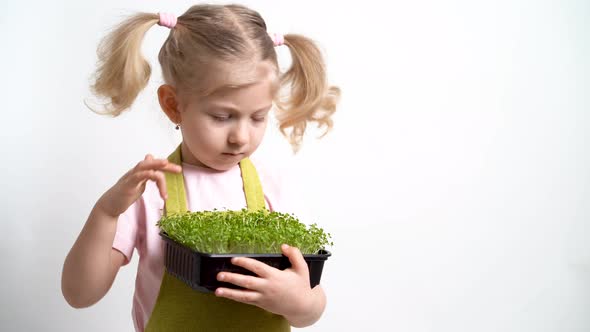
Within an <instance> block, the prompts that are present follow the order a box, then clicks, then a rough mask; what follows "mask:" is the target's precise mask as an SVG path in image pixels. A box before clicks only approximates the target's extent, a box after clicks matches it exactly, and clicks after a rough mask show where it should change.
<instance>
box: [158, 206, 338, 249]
mask: <svg viewBox="0 0 590 332" xmlns="http://www.w3.org/2000/svg"><path fill="white" fill-rule="evenodd" d="M157 225H158V226H159V227H160V229H161V230H162V231H164V232H166V234H167V235H168V236H169V237H170V238H172V239H173V240H174V241H176V242H178V243H180V244H182V245H184V246H187V247H189V248H191V249H193V250H196V251H199V252H203V253H216V254H261V253H265V254H266V253H268V254H272V253H281V244H283V243H286V244H289V245H290V246H295V247H298V248H299V249H300V250H301V252H302V253H303V254H316V253H317V252H318V250H320V249H325V247H326V246H327V245H330V246H332V245H333V242H331V241H330V239H331V235H330V233H325V232H324V230H323V229H322V228H320V227H318V226H317V224H315V223H314V224H311V225H310V226H309V227H307V226H306V225H305V224H303V223H301V222H300V221H299V219H298V218H297V217H295V215H293V214H287V213H281V212H276V211H273V212H269V211H267V210H259V211H249V210H246V209H243V210H239V211H227V210H224V211H219V210H213V211H199V212H185V213H181V214H172V215H169V216H165V217H163V218H162V219H160V221H158V223H157Z"/></svg>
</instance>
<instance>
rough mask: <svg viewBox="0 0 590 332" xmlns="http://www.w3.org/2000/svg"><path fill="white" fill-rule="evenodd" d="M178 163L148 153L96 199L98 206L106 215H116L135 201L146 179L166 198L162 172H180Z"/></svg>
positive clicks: (164, 180) (141, 191) (143, 188)
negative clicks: (152, 182)
mask: <svg viewBox="0 0 590 332" xmlns="http://www.w3.org/2000/svg"><path fill="white" fill-rule="evenodd" d="M181 171H182V168H181V167H180V165H177V164H173V163H171V162H169V161H168V160H167V159H154V157H152V155H150V154H148V155H146V156H145V159H144V160H142V161H140V162H139V163H138V164H137V165H136V166H135V167H134V168H132V169H131V170H129V171H128V172H127V173H125V175H123V177H121V178H120V179H119V181H117V183H116V184H115V185H114V186H112V187H111V188H110V189H109V190H108V191H107V192H105V193H104V195H102V197H101V198H100V199H99V200H98V202H97V205H98V207H99V208H100V209H101V210H102V211H103V212H104V213H106V214H107V215H110V216H113V217H118V216H119V215H121V214H122V213H123V212H125V211H126V210H127V209H128V208H129V206H131V204H133V202H135V201H136V200H137V199H138V198H139V197H140V196H141V194H143V192H144V190H145V184H146V182H147V181H148V180H152V181H155V182H156V184H157V186H158V189H159V190H160V196H162V198H163V199H164V200H165V199H166V198H167V192H166V179H165V176H164V172H172V173H180V172H181Z"/></svg>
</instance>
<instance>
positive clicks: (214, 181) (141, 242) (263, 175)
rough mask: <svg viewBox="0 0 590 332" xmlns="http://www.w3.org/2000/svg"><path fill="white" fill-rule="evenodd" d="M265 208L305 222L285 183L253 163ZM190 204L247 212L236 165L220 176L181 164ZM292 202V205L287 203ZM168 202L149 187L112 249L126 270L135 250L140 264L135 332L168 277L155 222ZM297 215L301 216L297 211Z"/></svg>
mask: <svg viewBox="0 0 590 332" xmlns="http://www.w3.org/2000/svg"><path fill="white" fill-rule="evenodd" d="M253 162H254V164H255V166H256V169H257V171H258V175H259V177H260V182H261V183H262V189H263V191H264V196H265V199H266V205H267V207H268V208H269V209H271V210H272V211H280V212H287V213H294V214H295V215H296V216H298V217H299V218H300V219H301V220H302V222H303V220H304V218H303V216H301V214H299V213H298V212H300V213H302V211H295V210H294V209H293V207H294V206H296V205H297V204H296V200H297V197H295V196H294V195H289V194H287V192H292V191H291V190H290V189H289V190H284V189H286V188H285V185H284V184H285V181H284V179H283V178H282V177H281V176H280V175H279V174H277V173H274V174H273V173H272V172H270V171H271V170H270V169H265V168H264V167H263V166H261V165H259V163H257V162H256V161H255V160H253ZM182 167H183V176H184V183H185V188H186V195H187V204H188V208H189V210H190V211H203V210H212V209H218V210H221V209H228V210H240V209H243V208H245V207H246V198H245V196H244V191H243V183H242V177H241V172H240V168H239V166H238V165H236V166H235V167H233V168H231V169H230V170H227V171H223V172H219V171H215V170H212V169H208V168H204V167H198V166H193V165H189V164H186V163H183V164H182ZM287 202H288V203H287ZM163 208H164V201H163V200H162V198H161V197H160V193H159V191H158V188H157V186H156V184H155V183H154V182H151V181H148V183H147V185H146V188H145V192H144V193H143V195H142V196H141V197H140V198H139V199H138V200H137V201H136V202H135V203H134V204H133V205H131V206H130V207H129V209H127V211H125V213H123V214H122V215H121V216H119V221H118V224H117V233H116V234H115V239H114V242H113V248H115V249H117V250H119V251H120V252H122V253H123V254H124V255H125V257H126V258H127V261H126V262H125V264H127V263H128V262H129V261H130V260H131V257H132V255H133V251H134V249H136V250H137V253H138V254H139V264H138V270H137V276H136V280H135V294H134V296H133V310H132V316H133V323H134V325H135V329H136V331H143V330H144V328H145V325H146V324H147V321H148V319H149V317H150V315H151V313H152V310H153V308H154V305H155V302H156V298H157V296H158V292H159V290H160V284H161V282H162V277H163V275H164V255H163V249H164V243H163V241H162V239H161V237H160V235H159V228H158V227H157V226H156V222H157V221H158V220H160V218H161V217H162V210H163ZM298 210H301V208H299V209H298Z"/></svg>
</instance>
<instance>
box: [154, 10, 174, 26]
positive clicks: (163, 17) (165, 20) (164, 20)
mask: <svg viewBox="0 0 590 332" xmlns="http://www.w3.org/2000/svg"><path fill="white" fill-rule="evenodd" d="M158 15H160V21H158V25H161V26H163V27H167V28H170V29H173V28H174V27H175V26H176V15H174V14H168V13H158Z"/></svg>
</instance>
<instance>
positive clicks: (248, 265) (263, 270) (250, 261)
mask: <svg viewBox="0 0 590 332" xmlns="http://www.w3.org/2000/svg"><path fill="white" fill-rule="evenodd" d="M231 262H232V264H234V265H237V266H241V267H243V268H245V269H246V270H248V271H252V272H254V273H255V274H256V275H257V276H259V277H261V278H266V277H268V276H270V275H271V274H272V273H273V271H274V270H276V269H275V268H274V267H272V266H269V265H267V264H264V263H262V262H261V261H258V260H255V259H254V258H249V257H234V258H232V260H231Z"/></svg>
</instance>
